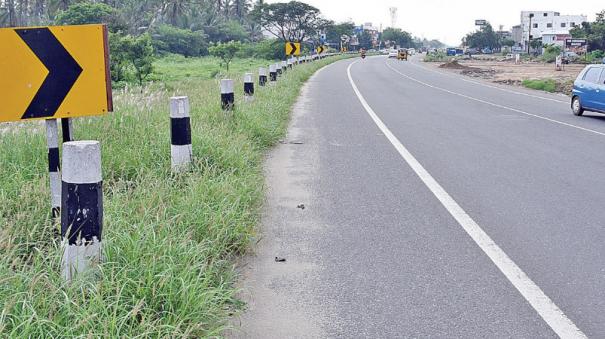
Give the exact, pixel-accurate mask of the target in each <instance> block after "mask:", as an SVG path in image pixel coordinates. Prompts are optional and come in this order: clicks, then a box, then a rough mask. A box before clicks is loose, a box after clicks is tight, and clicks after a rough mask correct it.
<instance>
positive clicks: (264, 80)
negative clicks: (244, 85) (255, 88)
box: [258, 75, 267, 86]
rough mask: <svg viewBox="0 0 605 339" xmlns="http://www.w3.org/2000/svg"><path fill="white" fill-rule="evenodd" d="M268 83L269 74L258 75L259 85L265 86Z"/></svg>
mask: <svg viewBox="0 0 605 339" xmlns="http://www.w3.org/2000/svg"><path fill="white" fill-rule="evenodd" d="M266 84H267V76H266V75H261V76H259V77H258V85H259V86H265V85H266Z"/></svg>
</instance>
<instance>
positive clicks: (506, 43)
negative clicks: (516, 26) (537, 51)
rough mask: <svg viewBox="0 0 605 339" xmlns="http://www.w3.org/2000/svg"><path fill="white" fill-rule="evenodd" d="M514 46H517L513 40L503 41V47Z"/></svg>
mask: <svg viewBox="0 0 605 339" xmlns="http://www.w3.org/2000/svg"><path fill="white" fill-rule="evenodd" d="M514 45H515V40H513V39H504V40H502V46H506V47H513V46H514Z"/></svg>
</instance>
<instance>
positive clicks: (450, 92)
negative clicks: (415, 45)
mask: <svg viewBox="0 0 605 339" xmlns="http://www.w3.org/2000/svg"><path fill="white" fill-rule="evenodd" d="M385 65H386V66H387V67H388V68H390V69H391V70H393V71H394V72H396V73H398V74H399V75H401V76H403V77H405V78H408V79H410V80H412V81H414V82H417V83H419V84H421V85H423V86H426V87H429V88H433V89H436V90H438V91H442V92H445V93H449V94H452V95H456V96H459V97H462V98H465V99H468V100H472V101H476V102H480V103H482V104H486V105H490V106H493V107H497V108H501V109H505V110H508V111H512V112H516V113H520V114H524V115H527V116H530V117H534V118H538V119H542V120H546V121H550V122H552V123H555V124H559V125H563V126H567V127H571V128H575V129H579V130H582V131H584V132H589V133H594V134H598V135H602V136H605V133H603V132H599V131H595V130H593V129H590V128H585V127H580V126H577V125H573V124H569V123H566V122H563V121H559V120H555V119H551V118H547V117H543V116H541V115H537V114H532V113H529V112H525V111H522V110H520V109H516V108H512V107H508V106H504V105H500V104H496V103H493V102H489V101H485V100H482V99H478V98H475V97H471V96H468V95H466V94H462V93H458V92H454V91H450V90H449V89H445V88H441V87H437V86H433V85H431V84H428V83H426V82H423V81H421V80H418V79H416V78H414V77H411V76H409V75H407V74H404V73H401V72H400V71H398V70H396V69H395V68H393V67H391V66H390V65H389V64H388V62H387V63H385Z"/></svg>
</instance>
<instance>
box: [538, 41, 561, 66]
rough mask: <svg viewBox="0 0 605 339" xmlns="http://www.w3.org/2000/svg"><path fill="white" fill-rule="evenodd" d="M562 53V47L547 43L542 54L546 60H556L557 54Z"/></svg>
mask: <svg viewBox="0 0 605 339" xmlns="http://www.w3.org/2000/svg"><path fill="white" fill-rule="evenodd" d="M559 55H561V47H559V46H557V45H547V46H545V48H544V54H542V60H543V61H544V62H555V60H556V59H557V56H559Z"/></svg>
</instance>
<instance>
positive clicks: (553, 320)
mask: <svg viewBox="0 0 605 339" xmlns="http://www.w3.org/2000/svg"><path fill="white" fill-rule="evenodd" d="M358 62H359V60H357V61H355V62H352V63H351V64H349V66H348V68H347V75H348V78H349V82H350V84H351V86H352V88H353V91H354V92H355V94H356V96H357V98H358V100H359V101H360V103H361V105H362V106H363V108H364V109H365V111H366V112H367V113H368V115H369V116H370V117H371V119H372V120H373V121H374V123H375V124H376V126H377V127H378V128H379V129H380V130H381V131H382V132H383V133H384V136H385V137H386V138H387V139H388V140H389V142H390V143H391V144H392V146H393V147H394V148H395V149H396V150H397V152H398V153H399V154H400V156H401V157H402V158H403V160H404V161H405V162H406V163H407V165H408V166H409V167H410V168H411V169H412V170H413V171H414V172H415V173H416V175H417V176H418V177H419V178H420V180H421V181H422V182H423V183H424V184H425V185H426V187H427V188H428V189H429V190H430V191H431V192H432V193H433V195H434V196H435V197H436V198H437V200H438V201H439V202H440V203H441V204H442V205H443V207H444V208H445V209H446V210H447V211H448V212H449V213H450V215H451V216H452V217H453V218H454V219H455V220H456V221H457V222H458V224H459V225H460V226H461V227H462V228H463V229H464V231H465V232H466V233H467V234H468V235H469V236H470V237H471V239H472V240H473V241H474V242H475V243H476V244H477V246H479V248H480V249H481V250H482V251H483V252H484V253H485V254H486V255H487V256H488V257H489V258H490V260H491V261H492V262H493V263H494V264H495V265H496V267H497V268H498V269H499V270H500V271H501V272H502V274H503V275H504V276H505V277H506V279H508V281H510V283H511V284H512V285H513V286H514V287H515V288H516V289H517V290H518V291H519V293H520V294H521V295H522V296H523V298H525V300H527V302H528V303H529V304H530V305H531V306H532V307H533V308H534V310H535V311H536V312H537V313H538V314H539V315H540V317H541V318H542V319H543V320H544V321H545V322H546V323H547V324H548V326H549V327H550V328H551V329H552V330H553V331H554V332H555V333H556V334H557V335H558V336H559V337H561V338H587V336H586V335H585V334H584V333H583V332H582V331H581V330H580V329H579V328H578V327H577V326H576V325H575V324H574V323H573V322H572V321H571V320H570V319H569V318H568V317H567V316H566V315H565V314H564V313H563V311H562V310H561V309H560V308H559V307H558V306H557V305H556V304H555V303H554V302H553V301H552V300H551V299H550V298H549V297H548V296H547V295H546V294H545V293H544V292H543V291H542V289H541V288H540V287H539V286H538V285H537V284H536V283H534V282H533V281H532V280H531V278H529V276H527V275H526V274H525V272H524V271H523V270H522V269H521V268H520V267H519V266H517V264H516V263H515V262H514V261H513V260H512V259H511V258H510V257H509V256H508V255H507V254H506V253H505V252H504V251H503V250H502V249H501V248H500V247H499V246H498V245H497V244H496V243H495V242H494V241H493V240H492V239H491V238H490V237H489V235H488V234H487V233H485V231H484V230H483V229H482V228H481V226H479V225H478V224H477V223H476V222H475V221H474V220H473V219H472V217H471V216H469V215H468V214H467V213H466V211H465V210H464V209H463V208H462V207H461V206H460V205H459V204H458V203H457V202H456V201H455V200H454V198H452V196H450V195H449V193H447V191H445V189H444V188H443V187H442V186H441V185H440V184H439V183H438V182H437V181H436V180H435V179H434V178H433V177H432V176H431V174H430V173H429V172H428V171H427V170H426V169H425V168H424V167H423V166H422V164H420V162H419V161H418V160H417V159H416V158H415V157H414V156H413V155H412V154H411V153H410V152H409V151H408V150H407V148H406V147H405V146H404V145H403V144H402V143H401V142H400V141H399V139H398V138H397V137H396V136H395V135H394V134H393V133H392V132H391V131H390V129H389V128H388V127H387V126H386V125H385V123H384V122H383V121H382V120H381V119H380V118H379V116H378V114H377V113H376V112H375V111H374V110H373V109H372V107H371V106H370V105H369V104H368V103H367V101H366V100H365V98H364V97H363V94H362V93H361V92H360V91H359V89H358V87H357V85H356V83H355V81H354V80H353V76H352V74H351V69H352V67H353V66H354V65H355V64H357V63H358ZM386 65H387V66H388V63H386ZM400 74H402V73H400ZM402 75H403V74H402ZM412 80H414V79H412ZM415 81H418V82H420V81H419V80H415ZM420 83H421V84H423V85H428V84H424V83H422V82H420ZM428 86H429V87H435V86H432V85H428ZM446 91H447V90H446ZM453 94H456V93H453ZM457 95H458V94H457ZM469 98H470V97H469ZM476 100H480V99H476ZM486 103H487V102H486Z"/></svg>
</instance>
